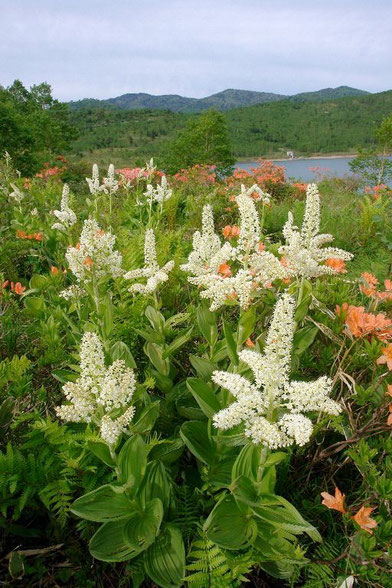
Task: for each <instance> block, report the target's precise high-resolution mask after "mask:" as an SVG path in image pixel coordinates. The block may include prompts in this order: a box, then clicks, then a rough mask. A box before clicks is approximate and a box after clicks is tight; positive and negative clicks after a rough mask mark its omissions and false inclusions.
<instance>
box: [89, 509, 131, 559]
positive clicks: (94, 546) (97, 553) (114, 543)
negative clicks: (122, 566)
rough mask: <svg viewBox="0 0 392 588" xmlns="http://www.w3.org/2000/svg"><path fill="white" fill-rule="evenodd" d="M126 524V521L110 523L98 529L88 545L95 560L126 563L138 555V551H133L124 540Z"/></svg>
mask: <svg viewBox="0 0 392 588" xmlns="http://www.w3.org/2000/svg"><path fill="white" fill-rule="evenodd" d="M126 522H127V521H126V519H125V520H121V521H110V522H107V523H105V524H104V525H101V526H100V527H99V529H98V531H97V532H96V533H95V535H93V536H92V537H91V540H90V543H89V549H90V553H91V555H92V556H93V557H95V559H99V560H101V561H110V562H116V561H127V560H129V559H132V558H133V557H136V556H137V555H138V554H139V553H140V551H141V550H140V549H139V550H136V549H133V548H132V547H130V546H129V545H128V544H127V543H126V542H125V540H124V537H123V534H124V527H125V524H126Z"/></svg>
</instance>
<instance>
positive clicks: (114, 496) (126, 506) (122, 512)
mask: <svg viewBox="0 0 392 588" xmlns="http://www.w3.org/2000/svg"><path fill="white" fill-rule="evenodd" d="M71 512H73V513H74V514H75V515H77V516H78V517H81V518H82V519H87V520H88V521H95V522H97V523H104V522H106V521H113V520H116V519H123V518H126V517H129V516H130V515H131V514H132V512H133V504H132V501H131V500H130V499H129V498H128V496H126V494H124V490H123V489H122V488H116V487H115V486H110V485H109V484H107V485H106V486H101V487H100V488H97V490H93V491H92V492H88V493H87V494H85V495H84V496H81V497H80V498H78V499H77V500H75V502H74V503H73V505H72V507H71Z"/></svg>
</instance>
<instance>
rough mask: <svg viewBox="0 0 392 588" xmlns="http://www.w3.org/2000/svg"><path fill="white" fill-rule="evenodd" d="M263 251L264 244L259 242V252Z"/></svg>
mask: <svg viewBox="0 0 392 588" xmlns="http://www.w3.org/2000/svg"><path fill="white" fill-rule="evenodd" d="M264 249H265V245H264V243H263V242H262V241H260V243H259V251H264Z"/></svg>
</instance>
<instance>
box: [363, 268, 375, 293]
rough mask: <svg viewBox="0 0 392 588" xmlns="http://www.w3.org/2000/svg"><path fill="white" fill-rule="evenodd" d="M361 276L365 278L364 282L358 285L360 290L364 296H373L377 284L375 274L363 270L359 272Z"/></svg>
mask: <svg viewBox="0 0 392 588" xmlns="http://www.w3.org/2000/svg"><path fill="white" fill-rule="evenodd" d="M361 278H363V279H364V280H365V283H364V284H362V285H361V286H360V289H361V291H362V292H363V293H364V294H365V296H374V295H375V294H376V290H377V286H378V285H379V281H378V280H377V278H376V276H374V275H373V274H370V273H369V272H364V273H363V274H361Z"/></svg>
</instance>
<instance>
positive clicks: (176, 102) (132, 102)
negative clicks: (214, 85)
mask: <svg viewBox="0 0 392 588" xmlns="http://www.w3.org/2000/svg"><path fill="white" fill-rule="evenodd" d="M362 94H367V92H364V91H363V90H357V89H356V88H349V87H348V86H340V87H339V88H325V89H323V90H318V91H317V92H304V93H301V94H294V95H293V96H285V95H283V94H274V93H272V92H252V91H249V90H232V89H230V90H223V92H218V93H217V94H212V96H207V97H206V98H185V97H184V96H177V95H171V94H169V95H164V96H152V95H151V94H144V93H138V94H123V95H122V96H117V97H116V98H109V99H107V100H97V99H94V98H85V99H83V100H76V101H74V102H69V107H70V109H71V110H80V109H83V110H84V109H86V108H114V109H119V110H136V109H145V108H147V109H149V110H170V111H172V112H201V111H203V110H208V109H210V108H214V109H216V110H230V109H231V108H238V107H241V106H250V105H252V104H264V103H266V102H276V101H277V100H284V99H289V100H294V101H305V100H309V101H312V102H317V101H318V100H334V99H336V98H342V97H343V96H361V95H362Z"/></svg>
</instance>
